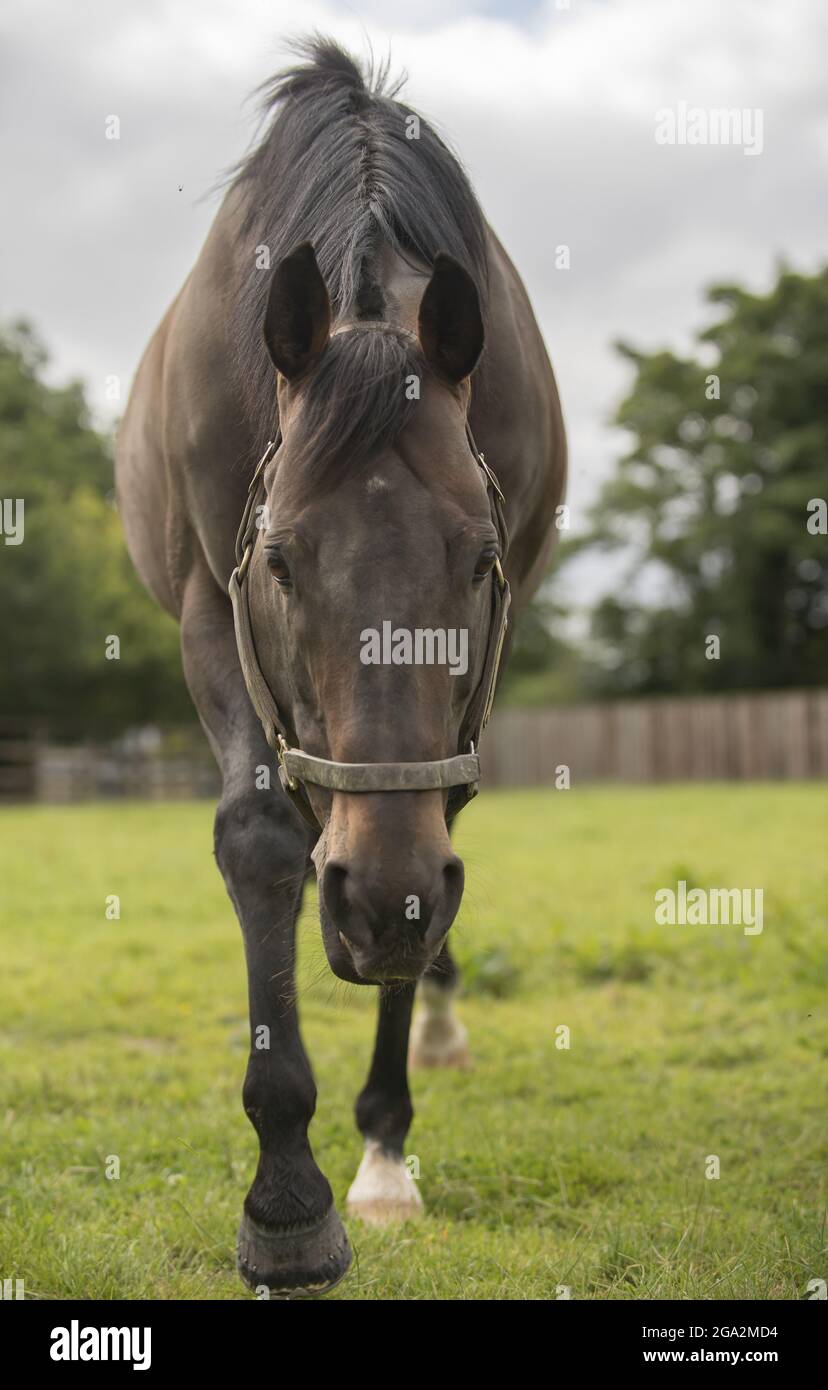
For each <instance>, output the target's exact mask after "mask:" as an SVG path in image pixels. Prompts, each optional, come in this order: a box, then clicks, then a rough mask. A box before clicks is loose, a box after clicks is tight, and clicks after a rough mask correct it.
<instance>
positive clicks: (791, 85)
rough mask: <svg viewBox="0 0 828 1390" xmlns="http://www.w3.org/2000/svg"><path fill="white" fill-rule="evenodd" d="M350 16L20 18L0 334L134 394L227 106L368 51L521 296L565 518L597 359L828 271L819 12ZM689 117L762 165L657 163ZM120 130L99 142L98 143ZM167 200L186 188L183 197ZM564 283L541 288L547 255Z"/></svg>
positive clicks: (588, 439) (592, 430) (196, 12)
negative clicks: (680, 117) (562, 252)
mask: <svg viewBox="0 0 828 1390" xmlns="http://www.w3.org/2000/svg"><path fill="white" fill-rule="evenodd" d="M496 8H497V7H495V6H494V5H489V6H485V7H479V6H478V7H475V6H474V5H471V4H463V3H460V2H459V0H456V2H455V3H441V4H437V3H429V4H426V5H420V4H418V5H417V6H410V5H409V4H407V3H406V4H403V3H401V0H399V2H398V0H395V2H394V3H391V4H386V3H382V4H380V3H379V0H376V3H371V4H369V5H367V6H363V7H362V9H360V7H359V5H358V4H357V5H354V4H351V3H349V4H348V5H347V6H346V5H344V4H343V5H338V4H334V3H330V4H320V3H316V2H315V0H310V3H306V4H304V5H303V6H302V8H301V11H297V9H296V7H295V5H291V4H288V3H285V0H275V3H258V2H257V0H202V3H199V4H198V5H193V4H190V3H186V2H184V3H177V2H176V0H150V3H145V4H142V5H140V6H125V5H114V6H113V5H111V4H109V3H104V0H93V3H91V4H87V5H85V6H71V7H70V6H66V5H65V4H64V3H61V0H27V3H23V0H18V3H17V4H9V3H8V0H7V4H6V6H5V8H4V12H3V17H2V19H1V20H0V51H2V54H3V56H2V59H0V64H2V67H1V68H0V80H1V82H2V90H3V107H4V126H3V130H4V133H3V137H2V144H3V163H4V190H3V191H4V195H5V202H6V228H5V231H4V238H3V255H2V257H1V258H0V312H2V314H3V315H4V316H5V317H9V316H11V315H12V314H20V313H22V314H26V315H27V316H29V317H31V318H32V319H33V320H34V322H35V323H36V325H37V327H38V328H39V329H40V331H41V332H42V334H43V335H44V336H45V338H46V340H47V343H48V344H49V346H50V347H51V348H52V349H53V351H54V353H55V371H56V372H57V373H59V374H62V375H66V374H67V373H70V372H72V373H78V374H81V375H83V376H86V377H87V378H88V379H89V383H90V392H91V396H92V399H93V400H94V402H95V403H96V405H97V406H98V407H99V408H100V409H101V410H102V411H103V410H104V409H105V408H106V407H105V402H104V397H103V383H104V378H105V376H106V375H107V374H109V373H113V372H114V373H117V374H118V375H120V376H121V377H122V378H123V380H124V382H125V383H126V382H127V381H129V380H130V379H131V376H132V373H133V371H134V369H135V366H136V364H137V361H138V358H139V356H140V353H141V351H142V349H143V346H144V344H145V342H146V340H147V338H148V336H149V334H150V332H151V331H152V329H153V327H154V325H155V323H156V322H157V321H158V320H159V319H160V317H161V315H162V314H163V312H164V310H165V308H166V306H167V304H168V303H169V301H170V299H171V298H172V296H173V295H174V294H175V293H176V291H177V290H178V288H179V286H180V284H181V282H182V280H183V279H184V277H185V275H186V274H187V271H188V269H189V267H190V266H191V264H192V262H193V260H194V259H195V256H196V255H197V252H198V249H199V246H200V244H201V242H202V241H203V238H204V236H205V234H206V232H207V229H208V227H209V223H210V221H211V219H212V216H213V213H214V210H215V203H214V202H212V203H211V202H210V201H200V199H201V196H202V195H203V194H204V192H205V190H206V189H207V188H208V187H209V186H210V184H211V183H212V181H213V180H214V178H215V177H216V175H217V173H218V172H219V171H220V170H221V169H222V168H223V167H225V166H226V165H228V164H229V163H231V162H232V161H233V160H234V159H235V158H236V157H237V156H238V155H239V154H240V153H241V152H242V150H243V149H244V147H245V145H246V142H247V140H248V138H249V136H250V133H251V130H252V126H253V121H252V109H251V108H247V109H245V107H244V104H243V103H244V98H245V96H246V95H247V93H248V92H249V91H250V90H251V89H252V88H253V87H254V86H255V85H256V83H257V82H259V81H261V80H262V79H263V78H265V77H266V76H268V74H269V73H270V72H272V71H273V70H275V68H277V67H278V66H279V65H280V62H281V61H282V59H283V57H284V49H283V47H282V40H283V37H284V36H286V35H289V34H291V33H295V32H296V30H297V27H298V28H301V30H303V31H304V30H308V29H310V28H313V27H318V28H320V29H321V30H323V31H325V32H330V33H333V34H334V35H335V36H336V37H338V38H340V39H342V40H344V41H345V42H347V43H349V44H350V45H351V46H353V47H355V48H356V49H357V50H363V49H364V38H365V35H366V33H368V34H370V36H371V39H372V41H373V43H374V47H375V50H376V51H378V52H382V51H384V50H385V49H386V48H387V46H388V44H389V42H390V43H391V46H392V51H393V55H394V59H395V62H396V63H397V64H398V65H400V66H403V67H405V68H407V70H408V72H409V74H410V82H409V87H408V89H407V92H406V95H407V98H408V99H409V100H410V101H411V102H412V103H413V104H414V105H415V106H418V107H419V108H420V109H421V110H423V112H424V113H425V114H427V115H428V116H429V117H430V118H432V119H433V120H434V122H435V123H436V125H437V126H438V128H439V129H440V130H441V132H443V133H444V134H446V135H448V137H449V138H450V140H451V142H452V143H453V145H454V146H455V148H456V149H457V150H458V151H459V153H460V154H461V156H462V158H463V159H464V162H465V163H466V165H467V167H468V168H469V171H470V173H471V174H472V177H473V179H474V182H475V185H476V188H477V190H478V193H479V196H480V198H481V201H482V203H483V206H484V208H485V210H486V212H487V214H488V216H489V217H490V220H491V221H492V223H493V225H494V226H495V228H496V229H497V231H498V233H499V235H500V236H501V238H502V240H503V241H504V242H505V244H506V246H507V248H508V249H509V251H510V253H511V254H512V256H513V258H514V260H515V262H516V264H517V265H518V268H519V269H520V271H521V273H522V274H523V276H524V279H525V280H526V283H527V285H528V287H529V290H530V294H531V296H532V299H533V302H534V304H535V306H536V312H537V314H538V317H539V319H540V322H541V325H542V327H543V330H544V333H545V337H546V341H547V343H548V345H549V348H550V352H551V355H552V358H553V362H554V364H555V368H556V371H557V373H558V377H559V381H560V385H561V392H562V397H563V402H564V409H565V413H566V416H567V420H568V423H569V431H570V443H571V450H572V461H573V468H572V478H573V480H572V487H571V493H570V500H571V502H572V503H573V507H574V520H575V524H576V525H577V519H578V514H579V512H580V511H581V510H582V507H583V504H584V502H585V501H586V500H587V499H588V498H589V497H590V496H591V495H592V494H593V492H594V489H595V486H596V484H597V481H598V480H599V479H600V477H602V476H605V474H606V472H607V471H608V469H609V468H610V467H611V465H612V460H613V458H614V457H615V456H616V455H617V447H618V441H617V439H616V438H615V437H614V435H613V433H612V432H611V431H610V430H609V428H608V427H607V421H608V419H609V416H610V414H611V411H612V408H613V406H614V404H615V402H616V401H617V399H618V395H619V393H620V392H621V391H622V390H623V388H624V385H625V383H626V380H627V369H626V368H625V366H624V365H623V364H622V363H620V362H619V361H617V360H616V358H615V357H614V355H613V354H612V352H611V350H610V346H609V345H610V343H611V342H612V340H613V339H615V338H618V337H625V338H628V339H630V340H632V341H634V342H639V343H641V344H642V345H645V346H647V345H655V344H656V343H669V344H672V345H677V346H681V347H685V346H686V345H687V343H688V341H689V337H688V335H689V332H690V330H691V329H692V328H693V327H694V326H696V325H697V324H698V323H699V322H700V319H701V317H702V310H701V304H700V297H699V292H700V290H701V288H702V287H703V286H704V285H706V284H707V283H710V282H711V281H714V280H718V279H729V278H733V277H736V278H742V279H747V280H748V282H749V283H751V284H754V285H763V284H767V283H768V282H769V280H770V278H771V275H772V272H773V267H774V264H775V261H776V259H777V258H778V257H779V256H780V255H782V254H785V255H787V256H788V257H789V258H790V259H791V260H792V261H793V263H794V264H797V265H802V266H804V267H808V268H815V267H816V265H817V264H818V263H820V262H821V260H822V259H824V256H825V227H826V225H828V219H827V218H826V206H825V205H826V194H825V188H826V179H825V172H826V164H828V123H827V122H826V115H825V110H824V102H823V88H824V75H823V66H824V55H825V52H826V38H827V37H828V7H826V6H825V5H824V4H823V3H821V0H768V3H765V4H762V5H756V4H755V3H753V0H728V4H727V5H723V4H721V3H720V0H694V3H693V4H692V5H689V4H686V3H685V0H613V3H612V4H611V5H610V4H603V3H586V0H572V5H571V9H570V10H568V11H567V10H559V9H557V8H556V6H555V3H554V0H549V3H547V5H546V6H545V7H544V6H541V7H538V8H535V9H534V10H532V9H531V8H529V9H527V8H526V7H523V9H522V10H521V11H519V12H518V13H521V14H522V15H523V16H524V22H523V24H519V23H517V22H514V20H512V19H510V18H509V15H510V14H511V13H512V11H511V10H510V9H509V8H508V7H506V6H504V7H502V9H501V10H500V12H499V13H498V12H495V11H496ZM679 100H686V101H688V102H690V103H691V104H694V105H699V106H703V107H722V106H725V107H732V106H739V107H750V108H756V107H760V108H761V109H762V111H763V113H764V132H765V149H764V152H763V154H762V155H761V156H759V157H755V158H747V157H745V155H744V154H743V152H742V151H741V150H740V149H738V148H734V147H681V146H667V147H664V146H658V145H657V144H656V143H655V140H654V124H655V119H654V118H655V112H656V110H657V109H658V108H659V107H662V106H674V105H675V104H676V103H677V102H678V101H679ZM112 113H115V114H118V115H119V116H120V118H121V122H122V138H121V140H120V141H119V142H112V141H107V140H105V139H104V118H105V117H106V116H107V115H109V114H112ZM179 185H182V186H183V188H182V191H181V192H179ZM560 243H566V244H568V245H569V246H570V248H571V256H572V268H571V269H570V270H568V271H556V270H555V269H554V268H553V255H552V253H553V248H554V247H555V245H557V244H560Z"/></svg>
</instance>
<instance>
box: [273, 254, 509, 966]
mask: <svg viewBox="0 0 828 1390" xmlns="http://www.w3.org/2000/svg"><path fill="white" fill-rule="evenodd" d="M264 332H265V341H266V343H267V348H268V351H269V353H270V357H271V359H272V361H273V363H274V366H275V367H276V369H277V385H276V390H277V393H278V404H279V420H280V427H281V434H282V444H281V447H280V448H279V450H278V452H277V453H276V455H275V457H274V458H273V459H272V461H271V462H270V463H269V464H268V466H267V468H266V470H265V475H264V485H265V492H266V495H267V506H266V508H265V511H264V517H263V524H262V527H261V530H260V534H259V537H258V540H257V543H256V545H255V548H254V550H253V555H252V559H251V562H250V570H249V604H250V613H251V623H252V628H253V635H254V640H255V645H256V651H257V654H258V660H259V665H260V668H261V671H262V673H263V675H264V677H265V679H266V681H267V683H268V685H269V687H270V690H271V692H272V694H273V697H274V698H275V701H276V704H277V706H278V708H279V711H280V714H281V716H282V719H283V721H284V723H285V725H286V727H287V729H288V732H289V736H290V742H291V744H292V745H293V746H294V747H298V748H300V749H302V750H303V751H304V752H306V753H309V754H311V755H314V756H316V757H321V758H325V759H329V760H333V761H336V762H341V763H380V762H388V763H423V762H428V761H431V760H437V759H445V758H450V757H453V756H454V755H456V754H458V753H462V752H465V751H466V748H465V747H462V746H461V740H462V739H463V736H464V723H465V721H466V717H467V714H468V712H469V707H470V702H471V701H472V700H473V699H474V698H475V693H476V691H477V690H478V688H479V686H480V682H481V675H482V672H483V667H484V663H485V661H486V656H487V647H488V642H489V633H490V621H491V611H492V610H491V603H492V599H491V594H492V588H491V586H492V569H493V566H495V565H496V563H497V562H498V554H499V550H498V546H499V537H498V533H497V530H496V528H495V526H494V524H493V521H492V514H491V508H490V504H489V498H488V494H487V490H486V485H485V479H484V475H483V473H482V470H481V468H479V467H478V465H477V463H476V460H475V457H474V455H473V454H472V451H471V448H470V444H469V440H468V437H467V434H466V411H467V408H468V403H469V394H470V388H469V376H470V374H471V372H472V371H473V369H474V367H475V364H476V362H477V360H478V357H479V355H480V352H481V350H482V347H483V326H482V319H481V312H480V306H479V303H478V296H477V292H476V290H475V287H474V284H473V282H472V280H471V278H470V277H469V275H468V274H467V273H466V272H465V270H463V269H462V267H461V266H460V265H458V264H457V263H456V262H454V261H452V260H450V259H449V258H448V257H444V256H441V257H439V258H438V260H437V262H436V264H435V268H434V273H433V275H432V277H431V279H430V281H429V282H428V285H427V288H426V290H425V293H424V295H423V298H422V302H421V305H420V310H419V322H418V333H417V335H416V336H415V335H413V334H410V333H408V332H406V331H404V330H403V329H399V328H393V327H389V326H388V325H383V324H380V323H362V322H357V323H354V324H352V325H345V326H343V327H342V328H340V329H337V330H336V331H334V332H333V333H331V307H330V302H329V298H328V293H327V289H326V286H325V283H324V280H323V278H322V276H321V274H320V272H319V269H318V267H317V264H316V260H315V257H314V254H313V251H312V250H311V248H310V247H309V246H307V245H306V246H303V247H300V248H299V249H298V250H297V251H295V252H293V253H292V254H291V255H290V256H288V257H287V258H286V259H285V260H283V261H282V262H281V263H280V264H279V266H278V267H277V269H276V270H275V271H274V275H273V279H272V284H271V288H270V295H269V300H268V307H267V313H266V319H265V328H264ZM305 791H306V794H307V797H308V799H309V801H310V804H311V806H312V808H313V812H314V814H315V816H316V819H317V820H318V822H319V825H320V826H321V827H322V836H321V839H320V842H319V846H318V848H317V852H316V864H317V870H318V873H319V883H320V912H321V919H322V928H323V939H324V942H325V948H326V951H327V954H328V959H329V961H330V964H331V967H332V969H333V970H334V972H335V973H336V974H337V975H339V976H340V977H341V978H343V979H347V980H353V981H358V982H362V981H365V980H387V979H413V978H416V977H417V976H419V975H420V974H421V973H422V972H423V970H424V969H426V968H427V967H428V965H429V964H430V963H431V962H432V961H433V960H434V958H435V957H436V955H437V954H438V952H439V950H440V947H441V945H442V942H443V940H444V939H445V936H446V933H447V932H448V930H449V927H450V926H451V924H452V921H453V920H454V917H455V915H456V913H457V910H458V907H459V905H460V899H461V896H462V892H463V865H462V862H461V860H460V859H458V857H457V855H456V854H454V853H453V851H452V848H451V844H450V841H449V836H448V830H447V824H446V807H447V797H448V793H447V792H446V791H445V790H439V789H437V790H427V791H407V790H404V791H376V792H373V791H372V792H364V791H360V792H353V791H350V792H349V791H339V790H329V789H325V788H323V787H321V786H317V785H314V784H313V783H312V782H307V784H306V786H305Z"/></svg>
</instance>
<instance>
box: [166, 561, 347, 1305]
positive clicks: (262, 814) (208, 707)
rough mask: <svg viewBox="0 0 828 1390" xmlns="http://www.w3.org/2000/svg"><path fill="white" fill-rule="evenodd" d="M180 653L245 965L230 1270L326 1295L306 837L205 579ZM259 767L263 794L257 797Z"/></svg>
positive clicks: (342, 1245)
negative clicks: (305, 929)
mask: <svg viewBox="0 0 828 1390" xmlns="http://www.w3.org/2000/svg"><path fill="white" fill-rule="evenodd" d="M182 649H183V656H184V668H185V673H186V676H187V681H188V684H189V686H190V691H191V693H192V695H193V699H194V701H195V704H196V707H197V709H198V712H199V715H200V716H201V719H202V722H203V724H204V726H205V728H206V730H207V733H208V736H209V738H210V742H211V744H212V746H213V749H214V752H215V754H216V757H217V759H218V762H219V766H220V768H221V772H222V778H223V792H222V798H221V801H220V803H219V807H218V811H217V814H216V827H215V848H216V858H217V860H218V864H219V867H220V869H221V872H222V875H223V877H224V881H225V883H226V885H227V890H228V892H229V894H230V897H231V899H232V901H233V904H234V906H235V909H236V912H237V914H238V918H239V921H240V923H241V928H242V934H243V937H244V948H245V955H246V958H247V974H248V998H249V1006H250V1055H249V1059H248V1064H247V1073H246V1076H245V1080H244V1090H243V1098H244V1108H245V1110H246V1112H247V1114H248V1116H249V1118H250V1121H251V1123H252V1124H253V1127H254V1129H255V1130H256V1133H257V1135H258V1137H259V1150H260V1152H259V1162H258V1167H257V1169H256V1176H255V1178H254V1181H253V1185H252V1187H251V1188H250V1191H249V1192H248V1194H247V1197H246V1199H245V1203H244V1212H243V1215H242V1222H241V1228H240V1231H239V1244H238V1265H239V1271H240V1273H241V1276H242V1278H243V1279H244V1281H245V1283H247V1284H248V1285H249V1286H250V1287H251V1288H253V1289H256V1290H259V1291H263V1290H268V1291H269V1292H270V1293H271V1294H276V1295H294V1296H301V1295H303V1294H305V1295H310V1294H319V1293H324V1292H326V1291H327V1290H328V1289H330V1288H332V1287H333V1286H334V1284H336V1283H338V1282H339V1280H340V1279H341V1278H342V1276H343V1275H344V1274H345V1272H346V1271H347V1269H348V1267H349V1265H350V1261H351V1252H350V1247H349V1245H348V1238H347V1236H346V1235H345V1231H344V1229H343V1227H342V1223H341V1222H340V1220H339V1217H338V1215H337V1213H336V1209H335V1207H334V1205H333V1197H332V1194H331V1189H330V1186H329V1184H328V1181H327V1179H326V1178H325V1177H324V1176H323V1174H322V1173H321V1172H320V1171H319V1169H318V1167H317V1166H316V1163H315V1162H314V1158H313V1154H312V1153H311V1149H310V1144H309V1143H308V1125H309V1123H310V1120H311V1118H312V1116H313V1112H314V1108H315V1105H316V1087H315V1085H314V1080H313V1075H312V1072H311V1069H310V1065H309V1063H308V1059H307V1057H306V1055H305V1051H304V1048H303V1046H302V1041H301V1037H300V1034H299V1020H298V1015H297V1010H296V1002H295V994H296V987H295V980H294V965H295V948H294V927H295V921H296V917H297V915H298V912H299V908H300V906H301V899H302V889H303V884H304V879H305V875H306V873H307V870H308V867H309V851H310V847H311V843H310V841H311V837H310V835H309V832H308V831H307V829H306V828H305V826H304V823H303V822H302V821H301V819H300V818H299V816H298V815H297V813H296V812H295V811H294V809H293V807H292V806H291V805H290V803H289V802H288V800H287V798H286V797H285V796H284V793H283V792H282V790H281V788H280V786H279V782H278V777H277V773H276V766H275V760H274V757H273V754H272V753H271V751H270V749H269V748H268V746H267V743H266V742H265V739H264V736H263V734H262V731H261V728H260V726H259V722H258V720H257V718H256V716H255V714H254V713H253V710H252V708H251V705H250V702H249V700H248V697H247V692H246V690H245V688H244V683H243V680H242V676H241V672H240V670H239V666H238V661H237V657H236V647H235V638H234V635H233V626H232V617H231V614H230V605H229V603H228V602H227V601H226V600H225V599H224V597H223V595H222V594H221V593H220V591H219V590H218V589H217V588H216V586H215V584H214V582H213V580H212V579H211V578H210V577H209V576H204V577H203V578H202V579H201V580H200V581H197V580H194V581H193V582H192V583H191V585H190V586H189V587H188V589H187V594H186V601H185V605H184V611H183V614H182ZM263 768H267V769H269V773H270V777H269V781H270V786H271V788H272V789H271V790H268V789H266V788H264V787H262V788H261V789H260V784H261V783H262V782H263V781H264V780H265V779H264V776H263V772H262V769H263Z"/></svg>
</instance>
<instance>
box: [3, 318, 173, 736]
mask: <svg viewBox="0 0 828 1390" xmlns="http://www.w3.org/2000/svg"><path fill="white" fill-rule="evenodd" d="M45 365H46V357H45V354H44V352H43V350H42V348H41V347H40V345H39V344H38V342H37V341H36V339H35V338H34V337H33V335H32V333H31V331H30V330H29V329H28V328H27V327H26V326H25V325H16V326H15V327H14V328H12V329H10V330H7V331H6V332H4V333H3V335H2V336H0V460H2V496H3V498H5V499H9V501H11V502H13V503H16V502H17V499H21V500H22V502H23V504H24V511H23V520H24V530H23V540H22V543H21V544H19V545H10V544H5V543H3V542H0V594H2V602H1V603H0V644H2V652H3V660H2V663H0V720H2V719H6V720H8V719H10V718H13V719H15V720H16V719H21V718H22V719H26V720H28V721H31V722H32V723H34V724H39V725H42V726H44V727H45V728H48V729H49V730H50V731H51V733H52V734H54V735H58V736H77V735H79V734H90V733H107V734H108V733H111V732H114V731H117V730H119V729H122V728H124V727H126V726H129V725H131V724H136V723H143V722H147V721H150V720H152V721H161V722H164V721H165V720H166V721H169V722H175V721H177V720H179V719H181V718H186V719H191V718H192V710H191V706H190V704H189V701H188V697H187V693H186V689H185V687H184V683H183V679H182V677H181V674H180V669H181V668H180V659H179V655H178V633H177V627H176V624H175V623H174V622H172V620H171V619H169V618H168V617H166V616H165V615H164V614H163V613H162V612H161V611H160V610H159V609H158V608H157V606H156V605H155V603H154V602H153V601H152V600H151V599H150V598H149V596H148V595H147V594H146V593H145V592H144V591H143V589H142V588H141V586H140V584H139V581H138V580H137V578H136V576H135V573H134V571H133V569H132V566H131V563H130V561H129V558H128V556H127V553H126V548H125V545H124V540H123V533H122V530H121V525H120V521H119V518H118V515H117V513H116V511H115V507H114V497H113V476H112V456H111V446H110V442H109V441H108V440H107V439H105V438H104V437H103V436H101V435H100V434H99V433H98V432H97V431H96V430H95V429H93V428H92V426H91V423H90V420H89V414H88V410H87V407H86V403H85V400H84V395H83V390H82V388H81V387H80V386H79V385H78V384H77V383H73V384H71V385H69V386H65V387H62V388H56V387H53V386H50V385H48V384H47V383H46V382H45V380H44V376H43V372H44V367H45ZM4 539H5V540H7V539H8V537H6V538H4ZM112 636H115V637H117V638H118V639H119V641H120V659H119V660H108V659H107V657H106V650H107V639H108V638H109V637H112Z"/></svg>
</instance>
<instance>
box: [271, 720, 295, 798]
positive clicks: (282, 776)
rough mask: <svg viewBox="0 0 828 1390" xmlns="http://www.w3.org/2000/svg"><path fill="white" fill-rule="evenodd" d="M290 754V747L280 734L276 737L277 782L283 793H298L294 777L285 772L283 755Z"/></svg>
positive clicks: (285, 766) (285, 764) (285, 765)
mask: <svg viewBox="0 0 828 1390" xmlns="http://www.w3.org/2000/svg"><path fill="white" fill-rule="evenodd" d="M289 752H290V746H289V744H288V743H287V741H286V740H285V739H284V738H283V737H282V735H281V734H277V735H276V757H277V758H278V759H279V780H280V782H281V783H282V786H283V787H284V789H285V791H288V792H298V790H299V783H298V782H297V781H296V778H295V777H291V775H290V773H289V772H288V770H287V763H286V762H285V754H286V753H289Z"/></svg>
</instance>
